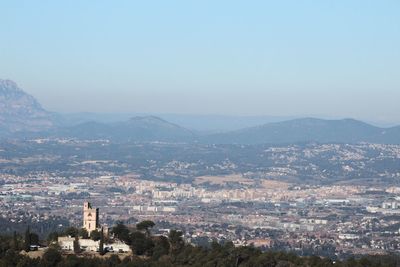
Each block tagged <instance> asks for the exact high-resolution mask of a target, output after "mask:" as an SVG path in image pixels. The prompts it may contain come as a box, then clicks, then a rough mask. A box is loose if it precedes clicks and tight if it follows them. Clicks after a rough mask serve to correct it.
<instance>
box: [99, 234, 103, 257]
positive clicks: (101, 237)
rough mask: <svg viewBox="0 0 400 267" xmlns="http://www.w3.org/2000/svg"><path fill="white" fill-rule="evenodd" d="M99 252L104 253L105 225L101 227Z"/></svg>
mask: <svg viewBox="0 0 400 267" xmlns="http://www.w3.org/2000/svg"><path fill="white" fill-rule="evenodd" d="M99 253H100V255H104V231H103V227H101V233H100V244H99Z"/></svg>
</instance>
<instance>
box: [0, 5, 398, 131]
mask: <svg viewBox="0 0 400 267" xmlns="http://www.w3.org/2000/svg"><path fill="white" fill-rule="evenodd" d="M399 8H400V3H399V2H398V1H379V2H378V1H251V2H243V1H201V2H194V1H159V2H139V1H118V2H117V3H115V2H111V1H62V2H60V1H56V2H51V1H39V2H37V1H8V2H6V1H4V2H2V3H1V4H0V9H1V10H2V16H1V18H0V31H1V33H2V35H1V36H2V40H3V41H2V42H0V74H1V78H3V79H12V80H14V81H16V82H17V83H18V84H19V85H20V86H21V87H22V88H24V90H26V91H27V92H28V93H30V94H32V95H34V96H35V97H36V98H38V100H39V101H40V102H41V103H42V105H43V106H44V107H45V108H46V109H48V110H51V111H56V112H63V113H73V112H83V111H85V112H101V113H148V114H162V113H178V114H219V115H267V116H296V117H302V116H316V117H327V118H348V117H351V118H357V119H363V120H367V121H372V122H378V123H380V122H382V123H389V124H390V123H391V124H393V123H398V122H399V119H398V117H399V115H400V109H398V103H397V102H398V101H397V99H399V98H400V90H399V86H400V81H399V79H398V70H399V69H400V53H399V47H400V26H399V25H400V21H399V20H400V19H399V16H398V11H399Z"/></svg>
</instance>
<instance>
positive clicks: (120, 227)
mask: <svg viewBox="0 0 400 267" xmlns="http://www.w3.org/2000/svg"><path fill="white" fill-rule="evenodd" d="M112 233H113V234H114V236H115V237H116V238H118V239H119V240H121V241H124V242H125V243H127V244H130V237H129V229H128V227H126V225H124V223H123V222H121V221H118V222H117V225H116V226H114V227H113V229H112Z"/></svg>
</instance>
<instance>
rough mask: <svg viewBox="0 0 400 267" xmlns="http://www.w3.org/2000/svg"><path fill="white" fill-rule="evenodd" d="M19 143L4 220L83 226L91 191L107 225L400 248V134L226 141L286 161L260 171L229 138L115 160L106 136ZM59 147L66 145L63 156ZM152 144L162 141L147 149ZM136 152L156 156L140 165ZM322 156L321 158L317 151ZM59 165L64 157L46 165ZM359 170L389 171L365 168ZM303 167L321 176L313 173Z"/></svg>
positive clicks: (281, 243) (221, 237)
mask: <svg viewBox="0 0 400 267" xmlns="http://www.w3.org/2000/svg"><path fill="white" fill-rule="evenodd" d="M18 145H19V144H15V143H3V144H2V146H1V152H0V155H3V156H2V158H1V166H2V170H3V172H2V174H1V176H0V181H1V183H0V209H1V214H2V221H3V222H4V223H2V226H1V227H2V230H3V231H9V232H12V231H13V230H15V226H16V225H20V227H21V230H22V229H24V228H23V227H26V226H27V224H26V222H31V223H30V224H31V227H33V228H34V229H37V230H38V232H39V233H40V234H41V235H42V236H43V237H45V236H46V235H47V234H49V233H50V232H51V231H57V230H58V231H61V230H63V229H65V228H67V227H68V226H75V227H78V228H79V227H80V225H81V224H82V203H83V202H84V201H87V200H90V202H92V203H93V204H94V205H95V206H96V207H98V208H99V209H100V214H99V217H100V221H101V222H102V224H103V225H105V226H107V225H108V226H109V227H111V226H112V225H114V224H115V223H116V222H118V221H123V222H125V223H126V224H128V225H129V224H131V225H134V224H136V223H138V222H140V221H143V220H151V221H154V222H155V223H156V227H155V229H154V230H155V231H156V232H157V233H159V234H167V233H168V231H169V230H170V229H179V230H182V232H183V233H184V238H185V241H186V242H188V243H190V244H193V245H196V246H206V247H207V246H209V245H210V244H211V243H212V242H213V241H215V242H218V243H221V244H223V243H225V242H229V241H232V242H233V244H234V245H235V246H249V245H254V246H256V247H260V248H261V249H264V250H265V249H276V250H284V251H292V252H295V253H297V254H299V255H320V256H327V257H330V258H345V257H348V256H349V255H359V254H388V253H391V252H399V251H400V246H399V242H400V232H399V230H400V223H399V218H400V198H399V197H398V194H399V192H400V185H396V183H393V182H390V183H391V185H389V183H388V182H382V181H384V180H385V179H386V180H387V181H392V179H396V178H397V177H399V176H400V172H399V170H398V169H396V168H393V169H391V168H389V167H390V166H389V167H388V164H387V162H392V163H393V165H396V166H398V165H397V164H398V162H399V161H400V147H399V146H397V145H374V144H361V145H337V144H332V145H329V144H325V145H317V144H310V145H304V146H297V145H296V146H271V147H267V146H265V147H261V148H260V147H251V146H250V147H243V146H241V147H240V148H238V147H236V146H233V147H226V146H223V147H222V148H223V149H224V150H225V151H226V150H229V149H231V150H233V151H235V150H238V149H240V150H242V151H252V153H254V151H257V152H258V153H260V155H258V156H259V157H261V158H263V159H265V162H267V163H266V164H273V165H274V166H276V167H273V168H272V167H268V166H265V165H263V164H265V163H264V162H262V161H253V162H254V163H258V164H259V165H258V166H252V168H253V169H255V170H257V171H253V172H250V171H248V170H247V168H248V167H247V166H246V165H247V164H246V162H245V161H242V162H239V161H235V159H231V158H225V157H223V156H221V155H220V154H221V152H220V150H221V149H222V148H221V147H218V146H214V147H210V146H192V150H191V152H187V155H186V160H182V161H180V160H177V157H175V156H174V159H173V160H171V161H169V157H170V156H168V154H166V153H164V152H163V151H164V150H169V151H173V150H178V151H179V150H180V149H182V147H181V145H173V144H160V143H156V144H132V145H131V148H132V147H133V148H136V149H132V150H129V149H128V150H129V152H121V153H119V158H118V159H116V160H110V159H108V158H107V157H106V156H105V155H106V154H107V152H109V150H110V148H105V147H110V146H111V147H113V149H115V146H117V147H118V145H117V144H115V145H113V144H110V143H109V142H107V141H104V140H98V141H77V140H43V139H38V140H31V141H27V142H26V143H24V144H23V145H24V147H25V149H24V150H21V149H18V150H14V149H15V147H16V146H18ZM125 146H126V147H129V145H128V146H127V145H125ZM142 147H146V148H145V149H146V151H147V153H148V154H141V155H140V157H139V155H138V154H137V152H136V151H137V150H139V151H140V149H141V148H142ZM206 149H207V153H206V152H203V153H205V154H211V153H214V154H215V157H213V158H212V159H213V160H214V162H213V161H212V160H211V158H209V159H208V161H207V162H204V161H202V160H201V158H200V159H199V158H192V157H190V155H194V154H196V153H197V151H199V150H203V151H204V150H206ZM54 150H56V151H63V153H62V154H63V156H62V157H56V156H55V154H53V153H52V151H54ZM128 150H127V151H128ZM152 150H158V151H162V153H161V154H159V155H158V157H157V158H147V157H148V155H151V154H152V153H151V151H152ZM13 151H14V152H13ZM102 151H105V153H104V154H103V152H102ZM12 152H13V153H15V156H13V153H12ZM225 153H226V152H225ZM248 153H249V152H248ZM21 154H23V156H21ZM232 154H233V153H232ZM6 155H7V156H6ZM131 155H134V156H135V157H136V158H140V161H141V162H146V164H143V165H142V166H139V167H137V168H135V164H137V162H134V163H133V164H132V160H131V158H132V157H131ZM165 155H166V156H165ZM299 155H302V157H300V156H299ZM182 156H183V157H184V156H185V155H182ZM252 156H253V157H254V155H251V156H249V157H250V158H251V157H252ZM200 157H201V153H200ZM316 157H318V159H319V162H316V161H313V159H315V158H316ZM178 158H179V157H178ZM325 161H332V162H336V163H337V164H338V165H339V164H340V166H341V169H338V168H337V167H336V166H334V164H330V165H329V166H330V167H331V168H327V169H324V168H323V167H324V166H327V165H324V163H325ZM16 163H17V164H16ZM380 164H381V165H382V166H384V167H385V169H384V171H382V172H379V170H380V167H379V166H380ZM49 165H52V166H54V167H53V168H52V169H51V171H46V170H45V169H46V166H49ZM372 165H373V166H375V167H374V168H373V169H372V168H371V169H370V166H372ZM32 166H34V167H32ZM57 166H60V167H59V168H60V169H57ZM207 170H209V172H207ZM360 172H363V173H369V174H371V177H377V178H381V179H377V178H376V179H366V178H365V179H360V178H359V176H360ZM207 174H208V175H207ZM299 174H300V175H299ZM296 175H298V178H297V179H299V177H300V178H301V177H302V176H304V177H306V179H307V180H309V181H310V180H311V179H312V177H316V178H315V181H314V182H312V183H308V185H307V184H302V183H300V182H298V181H299V180H295V179H294V178H293V177H294V176H296ZM335 175H337V177H336V179H333V178H332V177H333V176H335ZM341 177H345V178H347V180H344V179H343V178H342V179H340V178H341ZM382 177H384V178H385V179H382ZM364 183H365V184H364ZM11 225H12V226H14V228H13V227H10V226H11Z"/></svg>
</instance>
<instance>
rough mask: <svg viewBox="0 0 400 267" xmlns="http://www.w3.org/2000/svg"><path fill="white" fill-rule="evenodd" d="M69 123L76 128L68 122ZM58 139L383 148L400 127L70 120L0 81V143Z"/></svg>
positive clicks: (311, 121) (399, 138) (309, 121)
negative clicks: (211, 129)
mask: <svg viewBox="0 0 400 267" xmlns="http://www.w3.org/2000/svg"><path fill="white" fill-rule="evenodd" d="M73 121H75V122H77V123H75V124H74V123H73ZM32 137H59V138H77V139H109V140H112V141H116V142H153V141H160V142H201V143H209V144H293V143H306V142H317V143H359V142H369V143H385V144H400V126H396V127H390V128H382V127H377V126H373V125H370V124H367V123H365V122H361V121H357V120H354V119H342V120H324V119H316V118H301V119H292V120H286V121H282V122H272V123H266V124H262V125H259V126H254V127H246V128H243V129H240V130H235V131H227V132H222V133H217V134H204V133H199V132H196V131H193V130H189V129H186V128H184V127H181V126H179V125H177V124H174V123H171V122H168V121H166V120H164V119H161V118H159V117H155V116H135V117H132V118H130V119H128V120H124V121H120V122H113V121H111V122H99V121H85V120H84V119H83V118H82V119H79V118H77V117H75V118H74V120H71V118H70V117H66V116H64V115H61V114H57V113H53V112H49V111H47V110H45V109H44V108H43V107H42V106H41V105H40V103H39V102H38V101H37V100H36V99H35V98H34V97H33V96H31V95H29V94H27V93H25V92H24V91H23V90H22V89H21V88H19V87H18V86H17V84H16V83H15V82H13V81H10V80H0V138H32Z"/></svg>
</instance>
